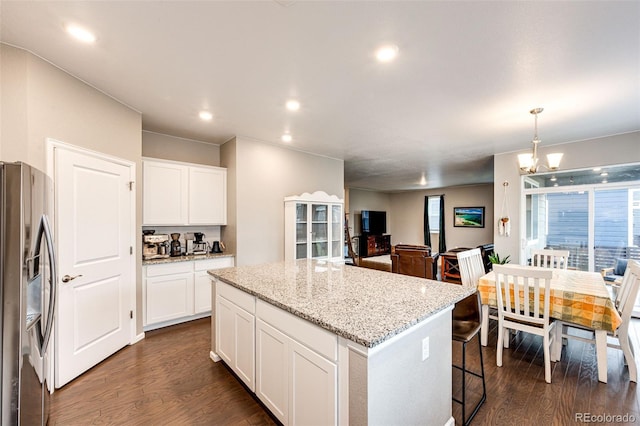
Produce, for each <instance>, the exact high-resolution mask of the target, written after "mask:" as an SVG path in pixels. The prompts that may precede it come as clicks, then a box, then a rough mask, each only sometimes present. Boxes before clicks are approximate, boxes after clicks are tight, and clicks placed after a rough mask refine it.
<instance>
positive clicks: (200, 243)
mask: <svg viewBox="0 0 640 426" xmlns="http://www.w3.org/2000/svg"><path fill="white" fill-rule="evenodd" d="M193 237H194V238H195V240H194V242H193V254H195V255H197V254H207V242H206V241H204V234H203V233H202V232H194V233H193Z"/></svg>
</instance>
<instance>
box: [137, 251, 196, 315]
mask: <svg viewBox="0 0 640 426" xmlns="http://www.w3.org/2000/svg"><path fill="white" fill-rule="evenodd" d="M146 302H147V303H146V307H147V309H146V323H147V324H153V323H160V322H164V321H169V320H173V319H176V318H181V317H185V316H188V315H191V314H193V269H192V265H191V264H188V262H181V263H179V264H170V265H155V267H152V266H148V267H147V279H146Z"/></svg>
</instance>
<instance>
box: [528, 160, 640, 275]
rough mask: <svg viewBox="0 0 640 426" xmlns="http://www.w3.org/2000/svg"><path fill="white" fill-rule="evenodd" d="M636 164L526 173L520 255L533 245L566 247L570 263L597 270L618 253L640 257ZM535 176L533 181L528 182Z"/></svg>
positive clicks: (639, 184)
mask: <svg viewBox="0 0 640 426" xmlns="http://www.w3.org/2000/svg"><path fill="white" fill-rule="evenodd" d="M603 169H604V168H603ZM638 170H640V167H638V165H633V166H628V165H627V166H618V167H607V170H602V169H597V170H596V169H594V170H583V171H570V172H563V173H555V174H547V175H536V176H535V177H533V178H532V177H526V178H525V179H524V180H523V186H524V203H525V210H524V229H523V231H524V235H525V236H526V247H525V249H524V253H523V254H524V259H529V258H530V250H532V249H536V248H552V249H565V250H569V253H570V255H569V267H571V268H576V269H579V270H583V271H600V270H601V269H602V268H607V267H610V266H613V264H614V263H615V260H616V259H617V258H626V259H638V258H640V247H639V245H640V180H639V178H640V176H639V175H638ZM534 179H537V180H538V184H537V185H531V184H529V185H527V182H529V183H531V180H534ZM536 186H537V187H536Z"/></svg>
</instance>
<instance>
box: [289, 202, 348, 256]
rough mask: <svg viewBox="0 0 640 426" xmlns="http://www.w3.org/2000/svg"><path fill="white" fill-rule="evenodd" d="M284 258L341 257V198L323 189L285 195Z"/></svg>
mask: <svg viewBox="0 0 640 426" xmlns="http://www.w3.org/2000/svg"><path fill="white" fill-rule="evenodd" d="M284 205H285V207H284V210H285V255H284V257H285V260H293V259H304V258H314V259H327V260H330V261H341V260H343V258H344V256H343V252H342V251H343V238H344V231H343V220H344V213H343V206H344V202H343V200H342V199H340V198H338V197H337V196H335V195H328V194H327V193H326V192H322V191H317V192H314V193H313V194H309V193H307V192H305V193H304V194H302V195H295V196H291V197H286V198H285V199H284Z"/></svg>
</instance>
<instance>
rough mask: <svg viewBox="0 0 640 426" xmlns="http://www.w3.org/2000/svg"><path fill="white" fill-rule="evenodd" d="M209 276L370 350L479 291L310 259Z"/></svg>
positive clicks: (210, 272) (250, 267)
mask: <svg viewBox="0 0 640 426" xmlns="http://www.w3.org/2000/svg"><path fill="white" fill-rule="evenodd" d="M208 272H209V274H210V275H212V276H214V277H216V278H218V279H219V280H220V281H222V282H225V283H227V284H229V285H232V286H234V287H236V288H239V289H240V290H243V291H245V292H247V293H249V294H252V295H254V296H256V297H258V298H259V299H262V300H264V301H266V302H268V303H271V304H272V305H274V306H277V307H279V308H281V309H284V310H286V311H288V312H291V313H292V314H294V315H296V316H298V317H300V318H303V319H306V320H308V321H310V322H312V323H314V324H317V325H319V326H320V327H323V328H325V329H327V330H329V331H331V332H333V333H336V334H338V335H339V336H342V337H344V338H346V339H349V340H352V341H354V342H356V343H359V344H361V345H363V346H365V347H369V348H371V347H374V346H376V345H378V344H380V343H382V342H384V341H385V340H387V339H390V338H391V337H393V336H395V335H396V334H399V333H400V332H402V331H404V330H406V329H408V328H410V327H412V326H414V325H415V324H417V323H419V322H420V321H422V320H424V319H426V318H428V317H430V316H432V315H434V314H435V313H437V312H440V311H441V310H443V309H445V308H446V307H448V306H450V305H452V304H454V303H455V302H457V301H459V300H461V299H463V298H464V297H466V296H468V295H470V294H473V292H474V291H475V290H474V289H470V288H466V287H462V286H461V285H457V284H449V283H445V282H441V281H433V280H426V279H423V278H416V277H410V276H407V275H400V274H392V273H390V272H384V271H377V270H374V269H367V268H358V267H356V266H350V265H344V264H334V263H328V262H323V261H318V260H307V259H301V260H297V261H294V262H278V263H269V264H263V265H250V266H238V267H233V268H224V269H215V270H210V271H208Z"/></svg>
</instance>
